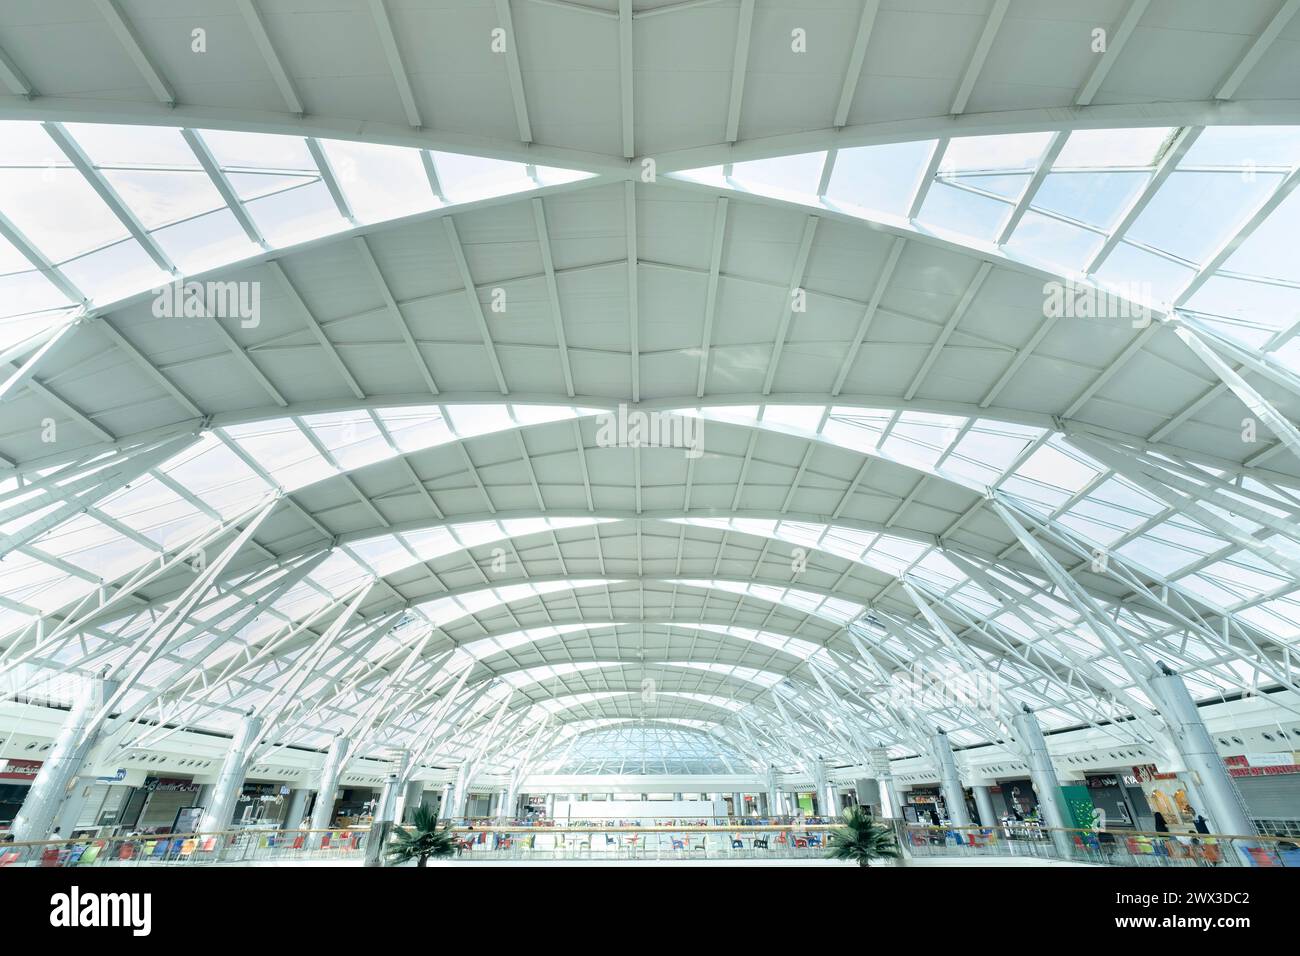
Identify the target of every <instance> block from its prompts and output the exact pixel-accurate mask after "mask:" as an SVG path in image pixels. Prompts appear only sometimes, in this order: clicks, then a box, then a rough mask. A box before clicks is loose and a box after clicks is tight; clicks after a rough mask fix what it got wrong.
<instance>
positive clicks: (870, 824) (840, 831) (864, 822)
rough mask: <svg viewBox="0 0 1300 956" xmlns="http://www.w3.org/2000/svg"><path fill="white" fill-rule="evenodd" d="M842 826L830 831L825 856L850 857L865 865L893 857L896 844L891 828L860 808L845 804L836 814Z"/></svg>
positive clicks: (839, 858)
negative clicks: (838, 814)
mask: <svg viewBox="0 0 1300 956" xmlns="http://www.w3.org/2000/svg"><path fill="white" fill-rule="evenodd" d="M840 819H841V821H842V825H841V826H839V827H837V828H836V829H835V830H833V831H831V835H830V839H829V840H828V841H827V845H828V847H829V849H828V851H827V854H826V855H827V856H828V857H829V858H830V859H832V860H852V861H854V862H855V863H857V864H858V866H866V865H867V864H868V863H870V862H871V861H872V860H885V859H896V858H897V857H898V844H897V843H895V842H894V834H893V831H892V830H891V829H890V828H889V827H888V826H886V825H884V824H881V823H877V822H876V820H875V818H874V817H873V816H872V815H871V814H870V813H869V812H868V811H867V810H866V809H865V808H863V807H848V808H847V809H845V811H844V813H843V815H842V816H841V817H840Z"/></svg>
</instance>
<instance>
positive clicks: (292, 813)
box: [280, 787, 307, 830]
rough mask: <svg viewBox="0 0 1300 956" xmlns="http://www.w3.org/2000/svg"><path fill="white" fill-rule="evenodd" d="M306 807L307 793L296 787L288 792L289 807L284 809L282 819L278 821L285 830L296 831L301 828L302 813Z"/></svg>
mask: <svg viewBox="0 0 1300 956" xmlns="http://www.w3.org/2000/svg"><path fill="white" fill-rule="evenodd" d="M306 806H307V791H306V790H303V789H302V788H301V787H298V788H296V789H294V790H291V791H289V805H288V806H287V807H285V808H284V819H283V820H281V821H280V825H281V827H283V828H284V829H285V830H297V829H299V828H300V827H301V826H302V811H303V809H304V808H305V807H306Z"/></svg>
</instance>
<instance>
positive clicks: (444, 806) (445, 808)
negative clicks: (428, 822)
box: [438, 783, 452, 820]
mask: <svg viewBox="0 0 1300 956" xmlns="http://www.w3.org/2000/svg"><path fill="white" fill-rule="evenodd" d="M451 790H452V787H451V784H449V783H444V784H443V785H442V798H441V799H440V800H439V801H438V818H439V819H440V820H450V819H451V817H452V812H451Z"/></svg>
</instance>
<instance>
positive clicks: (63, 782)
mask: <svg viewBox="0 0 1300 956" xmlns="http://www.w3.org/2000/svg"><path fill="white" fill-rule="evenodd" d="M116 688H117V685H116V683H115V682H114V681H109V680H104V679H102V678H95V679H93V680H91V681H88V682H87V683H86V685H85V686H84V687H83V688H81V693H80V694H79V695H78V697H77V699H76V701H74V702H73V705H72V709H71V710H70V711H69V712H68V718H67V720H65V721H64V722H63V726H62V727H61V728H60V729H59V735H58V736H57V737H56V738H55V739H54V746H53V747H51V748H50V755H49V757H47V758H46V759H45V762H44V763H42V764H41V769H40V771H39V772H38V773H37V774H36V779H35V780H33V781H32V785H31V787H30V788H29V789H28V791H27V799H26V800H24V801H23V806H22V809H21V810H19V811H18V815H17V816H16V817H14V822H13V827H12V832H13V836H14V841H15V842H22V841H24V840H44V839H45V838H46V837H47V836H49V835H50V830H51V829H52V828H53V826H54V818H55V817H56V816H57V815H58V813H59V807H60V806H61V805H62V803H63V798H64V796H65V795H66V794H67V792H68V787H69V786H70V785H71V784H72V782H73V781H74V780H75V779H76V777H77V774H78V773H79V772H80V771H81V765H82V764H83V763H84V762H85V760H86V756H87V754H89V753H90V750H91V748H92V747H94V745H95V740H96V739H97V738H98V736H99V735H98V733H97V732H95V731H93V730H90V727H91V726H92V725H91V721H92V719H93V718H94V716H95V714H96V713H97V712H98V711H99V709H100V708H101V707H103V706H104V702H105V701H106V700H108V698H109V697H111V696H112V694H113V692H114V691H115V690H116Z"/></svg>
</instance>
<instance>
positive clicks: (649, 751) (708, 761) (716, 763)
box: [538, 722, 754, 775]
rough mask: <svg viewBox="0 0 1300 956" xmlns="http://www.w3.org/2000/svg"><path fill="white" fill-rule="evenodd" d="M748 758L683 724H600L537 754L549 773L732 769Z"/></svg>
mask: <svg viewBox="0 0 1300 956" xmlns="http://www.w3.org/2000/svg"><path fill="white" fill-rule="evenodd" d="M753 769H754V768H753V762H752V761H750V760H747V759H745V758H744V757H742V756H741V755H740V754H738V753H736V752H735V751H734V750H732V749H731V748H729V747H725V746H723V744H722V742H721V741H719V740H718V739H717V738H716V737H715V736H713V735H711V734H707V733H703V732H700V731H698V730H693V729H689V728H687V727H674V726H660V725H644V724H637V723H630V722H629V723H618V724H612V725H610V724H606V725H605V726H599V727H596V728H593V729H589V730H583V731H581V732H580V733H578V734H577V735H575V736H574V737H573V739H572V740H569V741H567V742H565V743H562V744H560V745H559V746H557V747H556V748H555V750H554V751H552V752H551V753H548V754H546V755H544V756H543V757H541V758H540V760H539V761H538V772H542V773H554V774H628V775H634V774H734V773H744V772H752V771H753Z"/></svg>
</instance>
